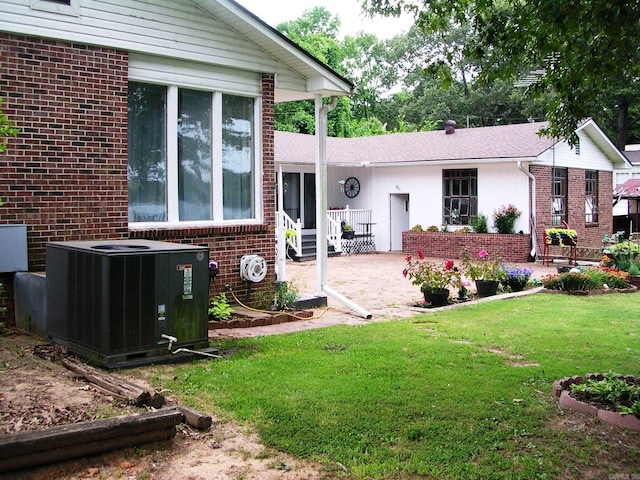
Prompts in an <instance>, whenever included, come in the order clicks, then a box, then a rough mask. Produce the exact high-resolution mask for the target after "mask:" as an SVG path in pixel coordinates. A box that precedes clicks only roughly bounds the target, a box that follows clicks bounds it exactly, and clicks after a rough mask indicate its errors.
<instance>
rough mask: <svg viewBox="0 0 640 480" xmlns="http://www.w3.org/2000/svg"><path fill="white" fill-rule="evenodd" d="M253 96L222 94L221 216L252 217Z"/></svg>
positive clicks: (227, 217) (226, 217)
mask: <svg viewBox="0 0 640 480" xmlns="http://www.w3.org/2000/svg"><path fill="white" fill-rule="evenodd" d="M253 129H254V121H253V99H251V98H246V97H238V96H235V95H223V96H222V189H223V192H222V206H223V215H224V219H225V220H230V219H239V218H254V216H255V208H254V203H253V199H254V177H255V172H254V147H253Z"/></svg>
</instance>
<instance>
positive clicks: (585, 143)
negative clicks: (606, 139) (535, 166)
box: [540, 132, 613, 172]
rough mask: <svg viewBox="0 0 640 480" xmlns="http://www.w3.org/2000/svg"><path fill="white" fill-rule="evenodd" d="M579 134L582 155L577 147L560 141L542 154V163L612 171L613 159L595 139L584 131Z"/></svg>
mask: <svg viewBox="0 0 640 480" xmlns="http://www.w3.org/2000/svg"><path fill="white" fill-rule="evenodd" d="M578 136H579V138H580V155H577V154H576V147H573V148H570V147H569V144H568V143H567V142H558V143H556V144H555V145H554V146H553V147H551V148H550V149H549V150H547V151H546V152H545V153H544V154H543V155H541V156H540V160H541V162H540V163H542V164H543V165H549V166H552V165H555V166H556V167H563V168H582V169H585V170H603V171H609V172H610V171H612V170H613V165H612V163H611V160H610V159H609V158H607V156H606V155H605V154H604V153H603V152H602V150H601V149H600V148H598V146H597V145H596V144H595V143H594V142H593V140H591V138H589V137H588V136H587V135H585V134H584V132H579V134H578Z"/></svg>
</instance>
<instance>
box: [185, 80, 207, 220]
mask: <svg viewBox="0 0 640 480" xmlns="http://www.w3.org/2000/svg"><path fill="white" fill-rule="evenodd" d="M211 143H212V141H211V93H209V92H201V91H195V90H182V89H181V90H180V91H179V93H178V209H179V215H180V220H181V221H183V220H211V219H212V214H211V210H212V205H211Z"/></svg>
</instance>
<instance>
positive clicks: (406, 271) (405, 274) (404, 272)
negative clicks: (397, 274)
mask: <svg viewBox="0 0 640 480" xmlns="http://www.w3.org/2000/svg"><path fill="white" fill-rule="evenodd" d="M407 273H409V271H408V270H407V269H406V268H405V269H404V270H403V271H402V276H403V277H405V278H406V276H407Z"/></svg>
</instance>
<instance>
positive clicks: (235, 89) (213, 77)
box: [129, 53, 261, 96]
mask: <svg viewBox="0 0 640 480" xmlns="http://www.w3.org/2000/svg"><path fill="white" fill-rule="evenodd" d="M129 79H131V80H138V81H142V82H149V83H157V84H165V85H177V86H179V87H186V88H202V89H210V90H218V91H223V92H225V93H240V94H248V95H256V96H257V95H260V94H261V81H260V74H258V73H252V72H245V71H242V70H233V69H229V68H224V67H218V66H215V65H204V64H201V63H195V62H189V61H186V60H176V59H170V58H163V57H156V56H149V55H141V54H136V53H134V54H131V55H130V56H129Z"/></svg>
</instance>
